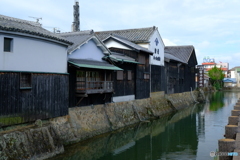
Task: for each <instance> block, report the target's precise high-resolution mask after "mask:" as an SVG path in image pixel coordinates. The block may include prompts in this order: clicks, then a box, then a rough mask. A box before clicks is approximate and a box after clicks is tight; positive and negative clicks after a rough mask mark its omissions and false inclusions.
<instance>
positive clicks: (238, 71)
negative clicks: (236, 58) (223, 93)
mask: <svg viewBox="0 0 240 160" xmlns="http://www.w3.org/2000/svg"><path fill="white" fill-rule="evenodd" d="M229 77H230V78H235V79H236V86H237V87H240V66H237V67H234V68H232V69H230V70H229Z"/></svg>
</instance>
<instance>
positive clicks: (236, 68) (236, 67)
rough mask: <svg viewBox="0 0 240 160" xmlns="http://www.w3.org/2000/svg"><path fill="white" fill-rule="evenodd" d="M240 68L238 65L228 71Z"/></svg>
mask: <svg viewBox="0 0 240 160" xmlns="http://www.w3.org/2000/svg"><path fill="white" fill-rule="evenodd" d="M237 68H240V66H236V67H233V68H232V69H230V71H235V69H237Z"/></svg>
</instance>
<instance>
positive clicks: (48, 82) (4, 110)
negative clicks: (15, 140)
mask: <svg viewBox="0 0 240 160" xmlns="http://www.w3.org/2000/svg"><path fill="white" fill-rule="evenodd" d="M67 114H68V75H65V74H40V73H32V80H31V89H20V73H9V72H0V127H1V126H7V125H11V124H18V123H26V122H32V121H35V120H37V119H49V118H54V117H58V116H64V115H67Z"/></svg>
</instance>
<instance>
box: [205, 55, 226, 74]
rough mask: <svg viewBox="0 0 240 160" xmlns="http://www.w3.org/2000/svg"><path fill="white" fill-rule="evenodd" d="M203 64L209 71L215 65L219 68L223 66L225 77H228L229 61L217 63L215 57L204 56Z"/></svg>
mask: <svg viewBox="0 0 240 160" xmlns="http://www.w3.org/2000/svg"><path fill="white" fill-rule="evenodd" d="M202 65H203V66H204V70H205V72H206V73H207V72H208V71H209V70H210V69H212V68H213V67H214V66H216V67H217V68H221V70H222V71H223V73H224V75H225V77H228V69H229V63H224V62H219V63H216V62H215V59H214V58H209V57H207V58H204V59H203V63H202Z"/></svg>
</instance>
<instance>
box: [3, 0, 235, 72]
mask: <svg viewBox="0 0 240 160" xmlns="http://www.w3.org/2000/svg"><path fill="white" fill-rule="evenodd" d="M74 3H75V0H0V14H2V15H5V16H10V17H14V18H20V19H25V20H30V21H36V19H35V18H32V17H36V18H42V20H40V23H41V24H42V26H43V27H44V28H45V29H48V30H50V31H53V28H55V27H56V28H58V29H59V30H60V31H61V32H70V31H71V25H72V22H73V5H74ZM79 4H80V29H81V30H91V29H93V30H94V31H105V30H119V29H132V28H144V27H152V26H156V27H158V31H159V33H160V35H161V37H162V39H163V41H164V44H165V46H175V45H178V46H181V45H193V46H194V47H195V51H196V55H197V60H198V64H201V63H202V62H203V58H204V57H209V58H214V59H215V62H216V63H219V62H228V63H229V69H231V68H233V67H235V66H240V9H239V6H240V0H152V1H146V0H118V1H113V0H91V1H87V0H85V1H83V0H79Z"/></svg>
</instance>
